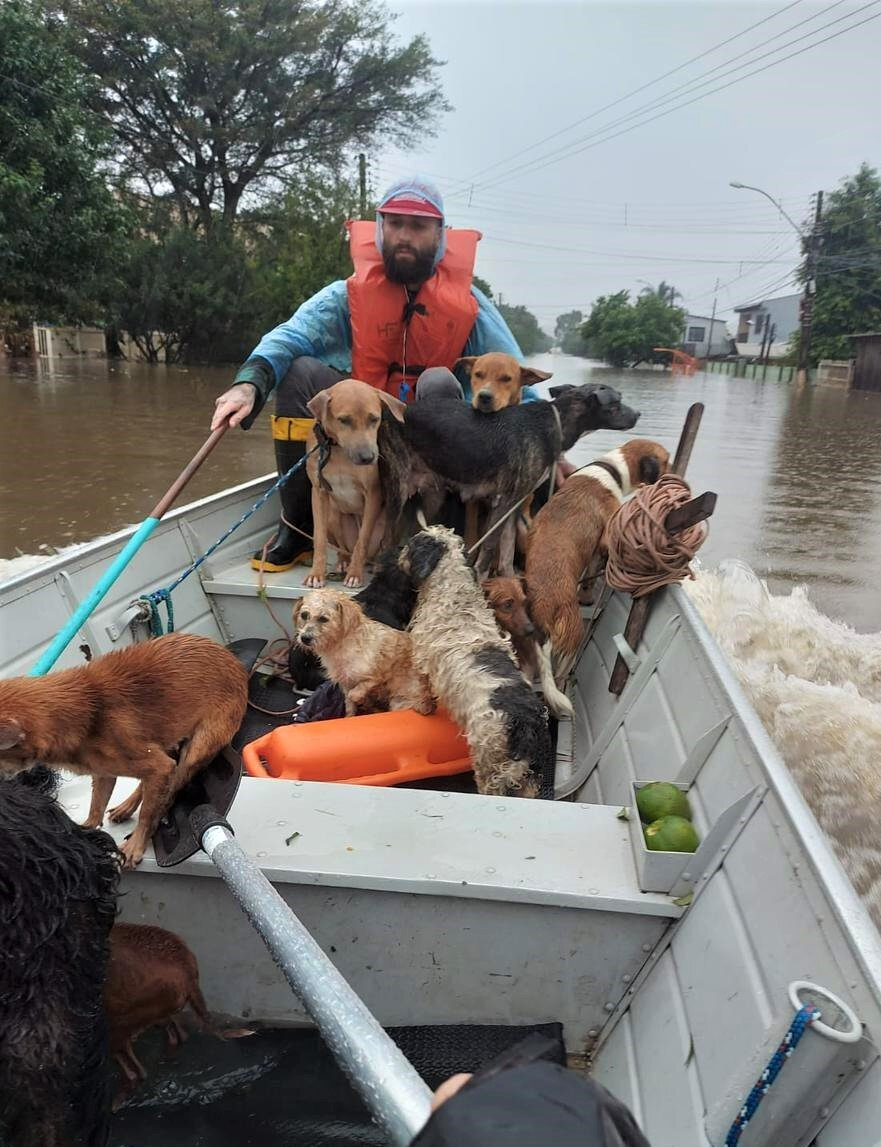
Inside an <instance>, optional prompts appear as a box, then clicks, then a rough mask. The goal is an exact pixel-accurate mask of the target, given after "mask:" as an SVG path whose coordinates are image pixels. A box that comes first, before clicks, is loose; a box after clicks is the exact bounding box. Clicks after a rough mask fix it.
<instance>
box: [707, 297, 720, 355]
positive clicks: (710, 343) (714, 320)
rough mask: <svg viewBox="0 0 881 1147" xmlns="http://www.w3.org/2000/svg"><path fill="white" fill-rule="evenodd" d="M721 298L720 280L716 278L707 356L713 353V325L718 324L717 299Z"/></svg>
mask: <svg viewBox="0 0 881 1147" xmlns="http://www.w3.org/2000/svg"><path fill="white" fill-rule="evenodd" d="M718 298H719V280H718V278H717V279H716V285H715V287H713V310H712V318H711V319H710V334H709V337H708V338H707V358H709V357H710V355H711V354H712V353H713V327H714V326H715V325H716V301H717V300H718Z"/></svg>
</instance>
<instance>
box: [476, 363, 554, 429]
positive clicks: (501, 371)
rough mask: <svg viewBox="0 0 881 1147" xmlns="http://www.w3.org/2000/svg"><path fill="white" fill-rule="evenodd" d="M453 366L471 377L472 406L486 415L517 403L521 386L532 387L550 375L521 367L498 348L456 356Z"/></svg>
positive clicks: (520, 393)
mask: <svg viewBox="0 0 881 1147" xmlns="http://www.w3.org/2000/svg"><path fill="white" fill-rule="evenodd" d="M455 366H461V367H463V368H464V370H465V373H466V374H467V375H468V377H469V378H470V380H471V405H472V406H473V407H474V409H475V410H482V411H484V413H487V414H488V413H490V412H491V411H493V410H503V409H504V407H506V406H516V405H517V403H518V402H519V401H520V399H521V398H522V397H523V387H524V386H535V384H536V383H538V382H546V381H547V380H548V379H549V378H553V375H551V374H548V373H547V371H544V370H535V368H534V367H531V366H521V365H520V363H519V362H518V361H517V359H516V358H514V356H513V355H510V354H503V353H501V352H500V351H492V352H491V353H490V354H481V355H473V354H472V355H466V356H465V357H464V358H460V359H458V360H457V361H456V363H455V364H454V367H455Z"/></svg>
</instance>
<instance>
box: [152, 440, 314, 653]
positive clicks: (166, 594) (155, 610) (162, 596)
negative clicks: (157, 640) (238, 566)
mask: <svg viewBox="0 0 881 1147" xmlns="http://www.w3.org/2000/svg"><path fill="white" fill-rule="evenodd" d="M317 449H318V447H317V446H314V447H313V448H312V449H311V450H310V451H308V453H306V454H305V455H304V456H303V457H302V458H301V459H300V461H299V462H295V463H294V465H293V466H291V468H290V470H286V471H285V473H284V474H282V475H281V477H280V478H279V479H278V481H277V482H275V483H274V484H273V485H272V486H270V487H269V489H268V490H267V491H266V493H265V494H263V495H262V496H261V497H260V498H258V499H257V501H256V502H255V503H254V505H253V506H252V507H251V508H250V510H246V511H245V512H244V514H242V516H241V517H240V518H239V520H238V521H237V522H234V523H233V525H231V526H230V528H229V529H228V530H227V531H226V532H225V533H223V534H221V535H220V537H219V538H218V539H217V541H216V542H214V543H213V544H212V545H210V546H209V547H208V549H207V550H206V551H205V552H204V554H200V555H199V556H198V557H197V558H196V560H195V561H194V562H192V563H191V564H190V565H189V566H187V568H186V569H185V570H184V571H183V573H182V574H180V575H179V576H178V577H176V578H175V579H174V581H173V582H172V583H171V585H170V586H168V587H167V588H166V589H157V590H154V591H153V592H152V593H148V594H145V595H144V596H143V597H142V598H139V602H142V603H143V604H144V605H145V606H146V607H147V608H148V609H149V613H150V616H149V620H150V634H151V636H152V637H161V636H162V632H163V630H162V617H161V615H160V613H159V606H160V605H161V604H163V603H164V605H165V611H166V614H167V621H168V630H167V631H168V632H169V633H171V632H172V631H173V630H174V607H173V606H172V604H171V595H172V593H173V591H174V590H176V589H177V587H178V586H179V585H180V584H181V582H182V581H186V579H187V578H188V577H189V576H190V574H191V573H193V572H194V571H195V570H197V569H198V568H199V566H200V565H201V564H202V562H204V561H207V560H208V558H210V557H211V555H212V554H213V553H214V551H215V550H216V549H217V548H218V547H219V546H222V545H223V543H224V542H225V541H226V539H227V538H228V537H229V536H230V534H233V533H235V531H236V530H237V529H238V528H239V526H241V525H243V524H244V523H245V522H247V520H248V518H250V517H251V515H252V514H255V513H256V512H257V511H258V510H259V509H260V507H261V506H263V505H264V504H265V503H266V502H267V501H268V500H269V499H270V498H271V497H272V495H273V494H274V493H275V491H276V490H278V489H280V488H281V487H282V486H283V485H284V484H285V482H287V480H288V478H290V477H292V476H293V475H294V474H296V472H297V471H298V470H299V469H300V468H301V467H303V466H305V465H306V462H307V461H308V459H309V457H310V455H312V454H314V453H315V451H316V450H317Z"/></svg>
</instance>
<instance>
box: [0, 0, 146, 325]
mask: <svg viewBox="0 0 881 1147" xmlns="http://www.w3.org/2000/svg"><path fill="white" fill-rule="evenodd" d="M89 95H90V90H89V81H88V79H87V77H86V76H85V75H84V73H83V71H82V68H81V67H80V65H79V64H78V63H77V61H76V60H75V59H74V58H73V57H71V56H70V55H69V54H68V53H67V51H66V50H65V49H64V47H63V45H62V43H61V41H60V37H59V34H58V29H57V28H56V27H55V26H54V25H52V24H51V23H50V24H46V23H45V22H44V21H43V19H42V17H40V16H39V15H38V14H37V12H36V10H35V9H34V8H33V7H32V6H31V5H30V4H29V3H28V2H27V0H6V2H5V3H3V4H0V312H2V314H3V316H5V318H4V319H3V320H2V321H3V323H4V325H11V326H13V327H14V326H23V325H25V324H27V323H28V322H30V321H31V320H33V319H34V318H43V319H47V320H56V321H57V320H61V319H65V320H68V321H71V322H78V321H86V320H89V319H93V318H95V317H96V316H97V315H98V314H100V312H101V299H102V297H106V296H108V295H109V294H110V291H111V285H112V273H113V269H114V266H115V259H116V254H117V251H118V244H119V240H120V238H121V236H122V234H123V230H124V226H125V213H124V211H123V209H122V207H121V206H120V204H119V203H118V202H117V201H116V200H115V199H114V198H113V196H112V195H111V193H110V190H109V189H108V187H107V185H106V183H105V181H104V178H103V177H102V175H101V174H100V173H99V172H98V170H97V164H98V162H99V161H100V159H101V158H102V156H104V155H105V154H106V152H105V146H106V137H105V133H104V131H103V128H102V125H101V123H100V120H99V119H98V118H97V117H96V116H95V115H94V114H92V113H91V112H89V111H88V110H87V107H86V104H87V100H88V97H89Z"/></svg>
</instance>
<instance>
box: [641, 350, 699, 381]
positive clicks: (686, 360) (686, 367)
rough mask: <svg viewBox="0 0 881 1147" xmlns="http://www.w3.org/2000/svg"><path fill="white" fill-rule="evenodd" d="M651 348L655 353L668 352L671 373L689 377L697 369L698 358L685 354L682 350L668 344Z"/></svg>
mask: <svg viewBox="0 0 881 1147" xmlns="http://www.w3.org/2000/svg"><path fill="white" fill-rule="evenodd" d="M652 350H653V351H654V352H655V354H669V355H670V356H671V359H670V373H671V374H684V375H685V376H686V377H691V375H693V374H694V373H695V371H696V370H697V367H698V360H697V359H696V358H695V357H694V356H693V355H690V354H686V353H685V351H684V350H676V349H675V348H674V347H669V346H656V347H652Z"/></svg>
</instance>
